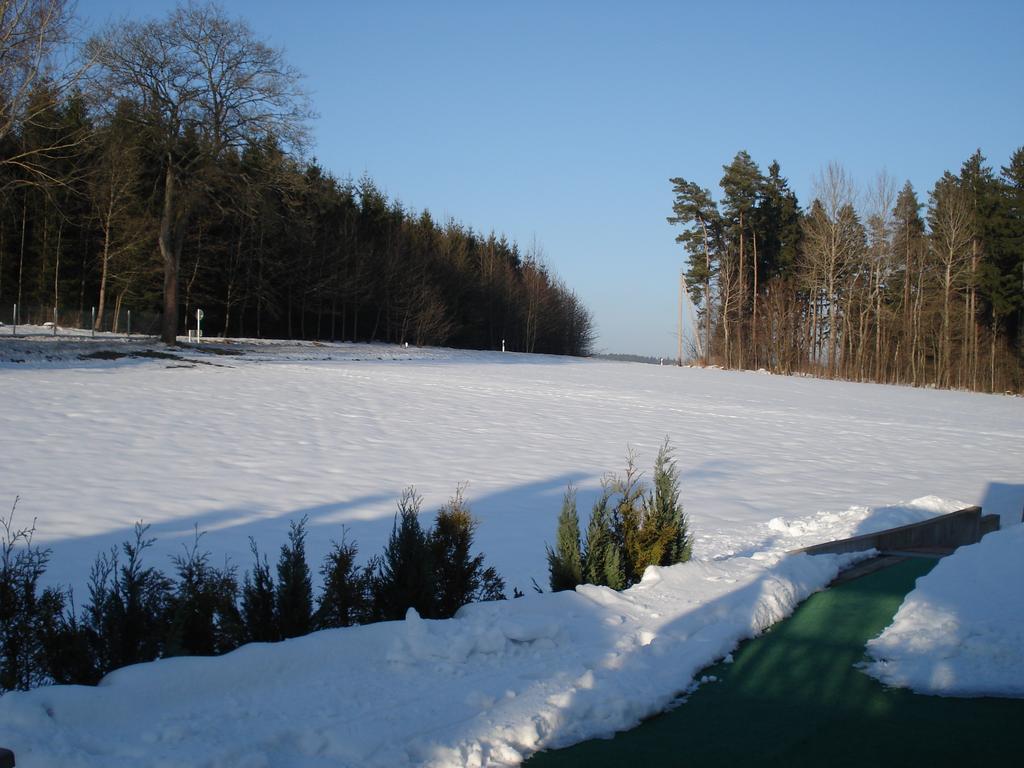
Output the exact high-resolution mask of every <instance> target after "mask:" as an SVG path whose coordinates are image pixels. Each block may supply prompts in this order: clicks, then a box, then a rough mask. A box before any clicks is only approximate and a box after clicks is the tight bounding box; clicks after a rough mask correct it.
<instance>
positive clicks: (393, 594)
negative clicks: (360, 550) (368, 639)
mask: <svg viewBox="0 0 1024 768" xmlns="http://www.w3.org/2000/svg"><path fill="white" fill-rule="evenodd" d="M421 504H422V499H421V498H420V497H419V496H418V495H417V494H416V490H415V489H414V488H411V487H410V488H406V489H405V491H404V492H403V493H402V498H401V499H400V500H399V502H398V514H396V515H395V522H394V525H393V527H392V529H391V538H390V539H389V540H388V544H387V547H386V548H385V550H384V557H383V559H382V560H381V562H380V568H379V571H378V573H377V576H376V580H375V581H376V583H375V585H374V598H375V603H376V610H377V613H378V615H379V616H380V617H381V618H383V619H385V620H388V619H402V618H404V617H405V614H406V612H407V611H408V609H409V608H414V609H416V612H417V613H418V614H419V615H420V616H423V617H430V616H433V615H434V609H435V602H434V598H435V586H434V573H433V562H432V557H431V548H430V543H429V541H428V538H427V534H426V533H424V531H423V528H422V527H421V526H420V521H419V514H420V506H421Z"/></svg>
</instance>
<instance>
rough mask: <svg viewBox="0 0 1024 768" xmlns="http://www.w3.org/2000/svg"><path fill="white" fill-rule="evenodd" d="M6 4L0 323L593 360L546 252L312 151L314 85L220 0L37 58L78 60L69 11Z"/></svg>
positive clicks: (583, 315)
mask: <svg viewBox="0 0 1024 768" xmlns="http://www.w3.org/2000/svg"><path fill="white" fill-rule="evenodd" d="M3 7H4V14H3V18H0V33H3V34H4V36H5V39H9V40H13V41H14V43H12V47H11V51H12V54H18V55H12V56H9V57H7V58H5V59H4V60H2V61H0V319H3V320H4V321H6V322H10V321H12V320H15V319H17V320H20V322H22V323H25V322H43V321H49V320H53V319H54V318H53V315H54V311H55V310H56V312H57V313H58V320H57V322H58V324H63V325H78V326H80V327H86V326H88V325H89V324H90V323H91V322H92V310H93V308H94V307H95V308H96V315H97V316H96V321H95V326H96V328H97V329H98V330H115V331H124V330H125V318H126V314H127V310H129V309H131V310H134V314H133V318H134V319H133V330H136V331H142V332H162V333H163V336H164V339H165V340H169V341H173V338H174V335H175V334H177V333H182V332H183V331H184V330H185V329H186V328H190V327H194V325H195V320H194V316H195V310H196V309H200V308H201V309H202V310H203V312H204V315H205V317H204V320H203V330H204V334H206V335H221V336H229V335H230V336H256V337H285V338H297V339H331V340H350V341H382V342H391V343H406V342H408V343H410V344H417V345H449V346H456V347H465V348H477V349H500V348H501V347H502V345H503V344H504V346H505V348H507V349H509V350H514V351H523V352H546V353H559V354H577V355H579V354H586V353H587V352H588V351H589V349H590V346H591V344H592V341H593V337H594V330H593V324H592V319H591V316H590V313H589V311H588V310H587V309H586V307H585V306H584V305H583V303H582V302H581V301H580V299H579V297H578V296H576V294H575V293H573V291H572V290H570V289H569V288H568V287H567V286H566V285H565V284H564V283H563V282H562V281H561V280H560V279H559V278H558V277H557V276H556V275H555V274H554V272H553V271H552V270H551V269H550V268H549V267H548V266H547V265H546V264H545V260H544V257H543V253H542V252H541V251H540V249H539V248H537V247H535V246H534V247H531V248H527V249H523V248H521V247H520V246H519V245H518V244H517V243H515V242H512V241H510V240H509V239H507V238H506V237H504V236H499V235H496V234H494V233H493V232H492V233H489V234H484V233H480V232H476V231H474V230H473V229H471V228H469V227H467V226H464V225H462V224H460V223H459V222H457V221H455V220H448V221H444V222H438V221H435V220H434V218H433V217H431V215H430V214H429V212H426V211H424V212H422V213H417V212H415V211H412V210H410V209H408V208H406V207H404V206H403V205H402V204H401V203H400V202H399V201H398V200H396V199H389V197H388V196H387V195H385V194H384V193H383V192H382V191H381V190H380V189H379V188H378V187H377V186H376V185H375V184H374V182H373V181H372V180H371V179H370V178H368V177H363V178H361V179H358V180H351V179H339V178H336V177H335V176H333V175H332V174H331V173H330V172H329V171H328V170H327V169H324V168H323V167H321V166H320V165H319V164H318V163H317V162H316V161H315V160H310V159H307V158H305V157H304V152H302V151H301V150H302V149H303V147H304V144H303V141H302V139H303V137H304V133H305V130H306V122H307V121H308V118H309V117H310V115H311V114H312V113H311V111H310V110H309V108H308V105H307V104H306V103H305V102H304V96H303V94H302V92H301V88H300V87H299V76H298V75H297V73H295V72H293V71H292V70H290V69H288V67H287V64H286V62H284V61H283V60H282V58H281V54H280V52H279V51H276V50H274V49H271V48H268V47H267V46H265V45H263V44H262V43H260V42H259V41H257V40H255V39H254V38H253V35H252V32H251V31H250V30H249V29H248V27H247V26H246V25H245V23H244V22H241V21H234V20H231V19H228V18H226V17H224V15H223V11H221V10H220V9H219V8H218V7H217V6H215V5H196V4H189V5H187V6H181V7H179V8H177V9H175V10H174V11H172V12H171V13H170V14H169V15H168V16H167V18H165V19H160V20H154V21H149V22H142V23H138V22H124V23H122V24H120V25H115V26H113V27H111V28H109V29H107V30H105V31H103V32H101V33H99V34H97V35H95V36H94V37H93V38H91V39H90V40H89V41H88V42H87V43H86V44H85V46H84V47H83V48H82V49H81V55H80V56H79V57H78V59H75V60H74V63H70V64H65V65H64V66H63V68H60V69H57V68H55V67H50V68H47V67H45V66H42V65H40V64H39V62H40V61H42V60H45V59H46V57H48V56H50V57H52V56H54V55H56V53H58V52H60V51H65V52H66V51H67V48H68V45H69V42H68V34H67V29H68V25H69V24H70V23H71V21H72V18H71V16H70V11H69V9H68V7H67V4H66V3H65V2H64V0H14V1H13V2H12V3H5V4H4V6H3ZM18 32H20V33H21V37H17V36H16V35H15V36H14V37H12V35H14V34H15V33H18ZM18 45H21V46H22V48H21V49H19V48H18ZM225 52H226V53H225ZM218 68H219V69H218ZM212 70H216V72H215V74H216V77H213V78H209V77H206V74H207V73H208V72H209V71H212ZM253 83H255V84H256V85H253ZM247 89H248V90H247ZM225 104H226V105H227V106H224V105H225ZM253 104H255V105H257V106H258V107H259V108H258V109H257V108H255V107H252V106H251V105H253ZM232 105H235V106H232ZM246 105H250V106H248V107H247V106H246ZM232 109H235V112H232V111H231V110H232ZM247 110H248V111H247ZM15 304H17V305H18V307H19V315H20V318H13V317H11V318H8V317H7V315H8V314H12V313H13V307H14V305H15ZM175 316H177V317H180V318H181V319H180V320H177V322H170V327H169V328H168V327H167V323H168V320H171V321H173V320H175V319H176V318H175ZM161 322H163V323H164V325H163V326H161Z"/></svg>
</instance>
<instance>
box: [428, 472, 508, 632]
mask: <svg viewBox="0 0 1024 768" xmlns="http://www.w3.org/2000/svg"><path fill="white" fill-rule="evenodd" d="M476 526H477V522H476V520H475V519H474V518H473V515H472V514H471V513H470V511H469V507H468V506H467V505H466V501H465V499H464V498H463V497H462V488H459V489H457V490H456V491H455V495H454V496H453V497H452V498H451V499H449V500H448V503H447V504H445V505H444V506H443V507H441V509H440V510H439V511H438V513H437V519H436V521H435V523H434V528H433V529H432V530H431V532H430V535H429V537H428V538H429V544H430V556H431V561H432V562H433V566H434V580H435V590H436V593H435V599H434V611H435V615H436V617H437V618H439V619H446V618H449V617H451V616H454V615H455V612H456V611H457V610H458V609H459V608H461V607H462V606H463V605H466V604H467V603H471V602H474V601H475V600H478V599H503V598H504V593H503V584H502V585H500V586H499V585H498V584H497V583H496V581H495V579H496V578H497V572H496V571H494V569H493V568H491V569H486V570H485V569H484V567H483V563H484V556H483V555H482V554H478V555H475V556H474V555H471V554H470V550H471V549H472V546H473V536H474V534H475V532H476ZM499 581H500V579H499ZM495 587H497V588H498V595H500V596H498V595H495V594H494V592H495Z"/></svg>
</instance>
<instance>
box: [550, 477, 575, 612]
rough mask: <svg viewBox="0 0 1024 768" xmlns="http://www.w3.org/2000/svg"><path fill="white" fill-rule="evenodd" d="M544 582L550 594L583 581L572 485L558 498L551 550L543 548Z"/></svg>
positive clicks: (571, 587) (572, 587) (573, 586)
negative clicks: (556, 521)
mask: <svg viewBox="0 0 1024 768" xmlns="http://www.w3.org/2000/svg"><path fill="white" fill-rule="evenodd" d="M547 555H548V583H549V584H550V586H551V591H552V592H560V591H562V590H565V589H576V586H577V585H579V584H581V583H582V582H583V554H582V552H581V550H580V517H579V514H577V512H576V489H575V488H573V487H572V486H569V488H567V489H566V491H565V496H564V497H563V498H562V511H561V512H559V514H558V532H557V534H556V536H555V548H554V549H551V547H548V548H547Z"/></svg>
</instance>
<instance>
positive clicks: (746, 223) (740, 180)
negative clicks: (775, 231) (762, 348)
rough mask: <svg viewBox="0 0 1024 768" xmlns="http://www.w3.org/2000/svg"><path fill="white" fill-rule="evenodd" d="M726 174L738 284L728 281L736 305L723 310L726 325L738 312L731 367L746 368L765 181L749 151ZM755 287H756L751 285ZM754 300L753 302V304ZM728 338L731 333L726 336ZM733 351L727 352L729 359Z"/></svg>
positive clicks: (728, 230)
mask: <svg viewBox="0 0 1024 768" xmlns="http://www.w3.org/2000/svg"><path fill="white" fill-rule="evenodd" d="M722 170H723V171H724V173H723V175H722V179H721V181H720V182H719V186H721V188H722V193H723V194H722V211H723V221H724V231H725V238H726V242H727V247H728V251H729V258H730V259H731V260H732V263H731V266H732V267H733V268H734V270H735V271H734V273H733V274H734V275H735V277H734V280H729V279H726V281H725V282H726V285H724V286H723V288H724V289H725V290H726V292H727V294H730V293H732V291H733V286H732V285H730V284H729V283H734V284H735V288H736V294H737V295H736V296H735V301H731V300H728V301H727V306H725V307H723V318H722V319H723V322H724V323H729V322H730V320H729V318H728V316H727V315H728V312H729V307H728V305H733V306H735V308H736V322H735V328H736V350H735V354H733V355H732V356H731V359H729V360H728V363H729V364H730V365H737V366H739V367H741V368H742V367H746V366H747V365H749V364H750V363H751V362H753V357H752V355H751V354H750V350H749V349H748V348H747V346H746V342H745V339H746V334H745V333H744V328H745V327H747V326H750V325H752V324H753V323H752V322H750V321H748V314H751V313H752V315H753V317H756V316H757V292H758V283H757V276H758V269H759V267H758V262H759V261H760V257H759V254H758V247H759V245H760V243H758V239H757V230H756V229H755V228H754V224H755V222H754V217H755V208H756V206H757V202H758V199H759V197H760V195H761V192H762V189H763V186H764V177H763V176H762V175H761V170H760V169H759V168H758V167H757V163H755V162H754V161H753V160H752V159H751V158H750V155H749V154H748V153H747V152H746V150H740V151H739V152H737V153H736V156H735V157H734V158H733V160H732V162H731V163H730V164H729V165H725V166H722ZM751 284H752V285H751ZM751 297H753V301H751V300H750V299H751ZM726 334H727V338H728V331H727V332H726ZM729 354H730V350H729V349H728V348H727V349H726V355H727V356H728V355H729Z"/></svg>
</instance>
